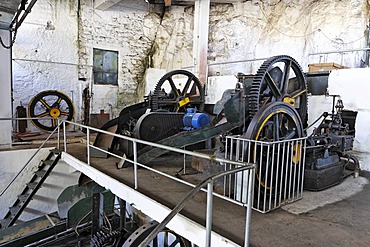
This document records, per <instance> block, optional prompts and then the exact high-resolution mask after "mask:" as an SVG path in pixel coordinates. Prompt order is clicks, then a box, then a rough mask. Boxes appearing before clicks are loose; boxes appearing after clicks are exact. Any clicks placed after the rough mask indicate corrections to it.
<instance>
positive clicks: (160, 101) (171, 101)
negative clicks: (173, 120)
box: [158, 100, 177, 105]
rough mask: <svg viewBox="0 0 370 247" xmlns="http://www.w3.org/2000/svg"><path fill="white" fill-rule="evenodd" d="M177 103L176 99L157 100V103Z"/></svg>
mask: <svg viewBox="0 0 370 247" xmlns="http://www.w3.org/2000/svg"><path fill="white" fill-rule="evenodd" d="M159 104H161V105H168V104H177V101H176V100H158V105H159Z"/></svg>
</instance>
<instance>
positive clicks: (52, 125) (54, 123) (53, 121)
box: [51, 118, 57, 128]
mask: <svg viewBox="0 0 370 247" xmlns="http://www.w3.org/2000/svg"><path fill="white" fill-rule="evenodd" d="M55 120H56V119H55V118H52V119H51V127H53V128H55V127H56V126H57V123H56V121H55Z"/></svg>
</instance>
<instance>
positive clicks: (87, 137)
mask: <svg viewBox="0 0 370 247" xmlns="http://www.w3.org/2000/svg"><path fill="white" fill-rule="evenodd" d="M86 142H87V164H88V165H90V129H89V128H86Z"/></svg>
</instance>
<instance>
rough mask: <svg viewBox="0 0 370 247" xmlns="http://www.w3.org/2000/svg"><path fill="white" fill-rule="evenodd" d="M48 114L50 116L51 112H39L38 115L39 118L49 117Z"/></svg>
mask: <svg viewBox="0 0 370 247" xmlns="http://www.w3.org/2000/svg"><path fill="white" fill-rule="evenodd" d="M47 116H49V112H47V111H46V112H44V113H41V114H39V115H37V116H36V117H37V118H43V117H47Z"/></svg>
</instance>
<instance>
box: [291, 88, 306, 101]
mask: <svg viewBox="0 0 370 247" xmlns="http://www.w3.org/2000/svg"><path fill="white" fill-rule="evenodd" d="M306 92H307V89H303V90H302V89H299V90H297V91H294V92H292V93H291V94H290V98H293V99H295V98H297V97H298V96H300V95H301V94H304V93H306Z"/></svg>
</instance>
